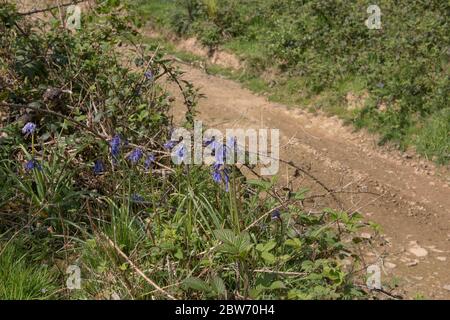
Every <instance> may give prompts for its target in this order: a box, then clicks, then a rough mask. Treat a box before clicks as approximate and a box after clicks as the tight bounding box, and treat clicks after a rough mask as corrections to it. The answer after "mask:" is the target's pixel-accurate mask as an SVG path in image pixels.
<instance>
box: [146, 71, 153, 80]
mask: <svg viewBox="0 0 450 320" xmlns="http://www.w3.org/2000/svg"><path fill="white" fill-rule="evenodd" d="M144 76H145V78H146V79H147V80H149V81H152V80H153V78H154V76H155V75H154V74H153V72H152V71H151V70H147V71H145V73H144Z"/></svg>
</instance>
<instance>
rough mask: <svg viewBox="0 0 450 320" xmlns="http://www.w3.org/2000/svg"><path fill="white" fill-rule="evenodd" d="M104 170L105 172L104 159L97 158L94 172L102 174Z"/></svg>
mask: <svg viewBox="0 0 450 320" xmlns="http://www.w3.org/2000/svg"><path fill="white" fill-rule="evenodd" d="M103 172H105V166H104V165H103V161H102V160H97V161H95V163H94V174H97V175H99V174H102V173H103Z"/></svg>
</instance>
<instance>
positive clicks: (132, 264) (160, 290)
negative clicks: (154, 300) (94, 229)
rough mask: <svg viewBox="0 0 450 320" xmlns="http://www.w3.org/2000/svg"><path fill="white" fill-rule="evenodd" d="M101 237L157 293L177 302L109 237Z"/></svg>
mask: <svg viewBox="0 0 450 320" xmlns="http://www.w3.org/2000/svg"><path fill="white" fill-rule="evenodd" d="M100 235H101V236H103V237H104V238H105V239H106V240H107V241H108V243H109V244H110V245H111V247H113V248H114V250H116V252H117V253H118V254H119V255H120V256H122V258H124V259H125V260H126V261H127V262H128V263H129V264H130V266H131V267H132V268H133V269H134V270H135V271H136V273H137V274H139V275H140V276H141V277H142V278H143V279H144V280H145V281H146V282H147V283H149V284H150V285H152V286H153V287H154V288H155V289H156V290H157V291H159V292H160V293H162V294H164V295H165V296H167V297H168V298H169V299H171V300H177V299H176V298H175V297H174V296H172V295H171V294H170V293H168V292H166V291H165V290H164V289H163V288H161V287H160V286H158V285H157V284H156V283H155V282H154V281H153V280H151V279H150V278H149V277H147V276H146V275H145V273H144V272H142V270H141V269H139V268H138V267H137V266H136V265H135V264H134V263H133V261H131V260H130V258H128V256H127V255H126V254H125V253H124V252H123V251H122V250H120V248H119V247H118V246H117V245H116V244H115V243H114V242H113V241H112V240H111V239H110V238H108V236H107V235H105V234H103V233H100Z"/></svg>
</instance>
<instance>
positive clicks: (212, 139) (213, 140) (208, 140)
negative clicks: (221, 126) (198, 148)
mask: <svg viewBox="0 0 450 320" xmlns="http://www.w3.org/2000/svg"><path fill="white" fill-rule="evenodd" d="M215 141H216V137H211V138H209V139H206V140H205V141H203V146H204V147H208V146H209V145H210V144H212V143H213V142H215ZM213 146H214V145H213Z"/></svg>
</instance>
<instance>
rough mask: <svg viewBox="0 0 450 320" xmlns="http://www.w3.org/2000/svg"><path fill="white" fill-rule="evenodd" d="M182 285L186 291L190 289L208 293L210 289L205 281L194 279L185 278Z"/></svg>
mask: <svg viewBox="0 0 450 320" xmlns="http://www.w3.org/2000/svg"><path fill="white" fill-rule="evenodd" d="M183 285H184V287H185V288H186V289H192V290H195V291H201V292H209V291H210V287H209V285H208V284H207V283H206V282H205V281H203V280H202V279H199V278H195V277H191V278H187V279H186V280H184V282H183Z"/></svg>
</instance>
